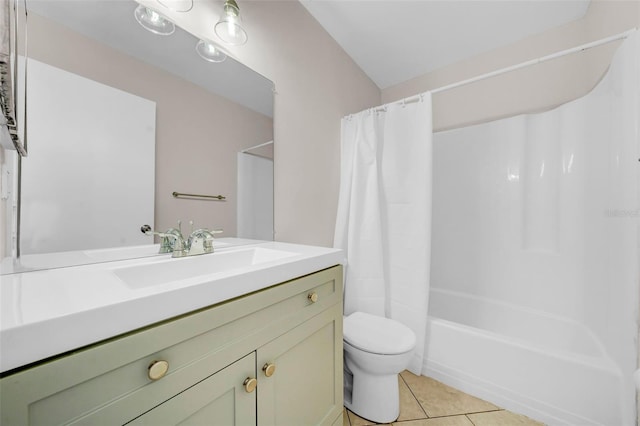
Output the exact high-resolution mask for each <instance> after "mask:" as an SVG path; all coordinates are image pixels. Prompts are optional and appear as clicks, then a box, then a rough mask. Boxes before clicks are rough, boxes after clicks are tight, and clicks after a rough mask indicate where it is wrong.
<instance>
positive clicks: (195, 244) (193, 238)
mask: <svg viewBox="0 0 640 426" xmlns="http://www.w3.org/2000/svg"><path fill="white" fill-rule="evenodd" d="M178 223H179V222H178ZM192 225H193V223H192ZM178 226H180V225H178ZM140 230H141V231H142V233H143V234H146V235H158V236H159V237H162V241H161V244H160V253H173V254H172V255H171V257H185V256H196V255H199V254H207V253H213V235H214V234H219V233H221V232H223V231H222V229H215V230H212V231H210V230H208V229H196V230H195V231H193V232H191V234H190V235H189V239H188V240H187V241H186V242H185V240H184V237H183V236H182V232H181V231H180V230H179V229H176V228H170V229H168V230H167V231H166V232H157V231H153V230H152V229H151V227H150V226H149V225H143V226H142V228H140Z"/></svg>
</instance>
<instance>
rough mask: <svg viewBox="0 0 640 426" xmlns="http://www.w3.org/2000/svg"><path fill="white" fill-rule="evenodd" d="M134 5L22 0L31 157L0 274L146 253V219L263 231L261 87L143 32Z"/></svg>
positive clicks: (267, 157)
mask: <svg viewBox="0 0 640 426" xmlns="http://www.w3.org/2000/svg"><path fill="white" fill-rule="evenodd" d="M137 6H138V4H137V3H135V2H133V1H111V0H86V1H76V0H64V1H61V0H30V1H29V2H28V11H29V20H28V22H29V28H28V42H29V50H28V58H27V60H26V63H27V69H28V75H27V114H28V117H29V119H28V124H27V125H28V132H29V156H28V157H26V158H24V159H22V160H21V161H20V160H19V159H16V163H20V164H16V165H15V170H14V175H15V174H18V171H19V174H20V175H21V176H20V178H19V182H20V191H16V192H19V194H20V195H19V197H16V198H19V199H16V202H15V203H14V204H15V205H14V206H9V207H8V208H7V210H8V212H6V215H7V216H8V217H9V218H8V219H6V220H7V221H8V222H11V221H12V220H11V214H12V213H13V214H14V216H16V215H15V210H18V209H19V210H20V214H19V222H20V223H19V227H17V229H16V227H15V226H14V227H13V228H14V230H13V232H14V234H13V235H5V239H6V240H7V241H6V242H7V244H6V245H5V247H7V246H10V245H11V240H15V239H16V238H19V240H20V263H19V265H18V266H16V262H14V261H11V259H5V260H4V261H3V265H2V270H1V271H2V273H3V274H4V273H12V272H16V271H20V270H25V269H26V270H33V269H43V268H51V267H61V266H70V265H78V264H86V263H94V262H101V261H110V260H119V259H127V258H132V257H141V256H150V255H155V254H157V252H158V247H157V245H155V246H152V244H153V240H152V238H151V237H149V236H146V235H144V234H142V233H141V231H140V228H141V226H142V225H144V224H149V225H150V226H151V227H152V228H154V229H157V230H161V231H164V230H166V229H168V228H172V227H177V226H178V221H181V222H182V232H183V234H185V235H188V234H189V232H190V231H191V229H192V227H193V228H194V229H195V228H208V229H223V230H224V233H223V234H222V236H225V237H241V238H253V239H262V240H264V239H267V240H271V239H273V84H272V82H270V81H269V80H267V79H266V78H264V77H263V76H261V75H259V74H258V73H256V72H254V71H252V70H250V69H249V68H247V67H246V66H244V65H242V64H240V63H238V62H237V61H235V60H233V59H232V58H229V57H227V58H226V60H224V61H223V62H218V63H216V62H210V61H205V60H203V59H202V58H201V56H200V55H199V54H198V52H197V51H196V45H197V44H198V42H199V40H198V39H197V38H196V37H194V36H193V35H191V34H189V33H187V32H186V31H184V30H182V29H180V28H176V30H175V32H174V33H173V34H171V35H168V36H161V35H156V34H153V33H151V32H149V31H147V30H145V29H144V28H143V27H142V26H141V25H139V23H138V22H137V21H136V18H135V17H134V10H135V9H136V7H137ZM161 8H162V5H161V4H160V3H159V4H158V10H161ZM23 63H24V59H23ZM7 155H8V153H7V152H5V156H7ZM13 222H14V223H15V222H18V220H16V219H15V218H14V220H13ZM190 222H193V225H191V224H190ZM16 231H19V235H18V233H17V232H16ZM14 246H15V245H14ZM13 250H14V251H15V248H14V249H13ZM10 251H11V247H8V249H5V254H9V252H10Z"/></svg>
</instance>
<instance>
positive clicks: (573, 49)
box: [375, 28, 638, 111]
mask: <svg viewBox="0 0 640 426" xmlns="http://www.w3.org/2000/svg"><path fill="white" fill-rule="evenodd" d="M637 30H638V28H633V29H630V30H627V31H625V32H622V33H620V34H616V35H613V36H610V37H606V38H602V39H600V40H596V41H592V42H589V43H585V44H581V45H580V46H576V47H571V48H569V49H565V50H561V51H559V52H556V53H551V54H549V55H546V56H541V57H539V58H537V59H531V60H529V61H525V62H521V63H519V64H515V65H511V66H508V67H504V68H500V69H497V70H495V71H491V72H488V73H485V74H480V75H478V76H476V77H472V78H468V79H466V80H461V81H458V82H456V83H452V84H447V85H446V86H441V87H438V88H436V89H433V90H428V91H426V92H424V93H420V94H418V95H412V96H409V97H407V98H404V99H401V100H399V101H394V102H389V103H387V104H384V105H381V106H379V107H376V108H375V110H376V111H378V110H383V109H384V108H385V107H386V106H387V105H394V104H399V103H411V102H416V101H418V100H419V99H420V98H421V97H422V96H423V95H425V94H427V93H431V94H432V95H434V94H436V93H440V92H444V91H446V90H449V89H455V88H456V87H461V86H466V85H467V84H471V83H475V82H476V81H480V80H485V79H487V78H490V77H495V76H497V75H500V74H505V73H508V72H511V71H515V70H518V69H520V68H525V67H528V66H531V65H536V64H540V63H542V62H546V61H549V60H551V59H556V58H559V57H561V56H566V55H569V54H571V53H575V52H581V51H583V50H587V49H591V48H593V47H597V46H601V45H603V44H607V43H611V42H612V41H616V40H621V39H623V38H627V37H629V36H630V35H631V34H633V33H634V32H635V31H637Z"/></svg>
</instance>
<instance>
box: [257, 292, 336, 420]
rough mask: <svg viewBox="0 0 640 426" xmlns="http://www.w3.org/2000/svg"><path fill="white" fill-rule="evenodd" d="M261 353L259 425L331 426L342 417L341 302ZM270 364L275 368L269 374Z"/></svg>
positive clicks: (263, 348)
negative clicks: (268, 367) (267, 374)
mask: <svg viewBox="0 0 640 426" xmlns="http://www.w3.org/2000/svg"><path fill="white" fill-rule="evenodd" d="M257 356H258V364H257V367H258V382H259V385H258V424H259V425H260V426H268V425H279V426H300V425H331V424H332V423H333V422H334V420H335V419H336V418H337V417H338V416H340V415H341V413H342V309H341V305H340V304H336V305H334V307H332V308H330V309H328V310H325V311H323V312H322V313H320V314H319V315H317V316H315V317H313V318H311V319H309V320H308V321H306V322H304V323H302V324H301V325H299V326H297V327H296V328H294V329H292V330H290V331H288V332H287V333H285V334H283V335H282V336H280V337H278V338H276V339H275V340H273V341H271V342H270V343H268V344H266V345H264V346H262V347H260V348H259V349H258V351H257ZM268 365H273V366H275V371H273V374H272V375H271V376H270V377H267V376H266V374H265V370H264V369H263V367H264V366H268ZM271 368H273V367H271ZM269 372H271V371H269Z"/></svg>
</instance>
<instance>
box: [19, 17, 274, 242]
mask: <svg viewBox="0 0 640 426" xmlns="http://www.w3.org/2000/svg"><path fill="white" fill-rule="evenodd" d="M29 56H30V57H32V58H34V59H37V60H39V61H42V62H45V63H48V64H50V65H53V66H55V67H58V68H62V69H65V70H67V71H70V72H73V73H76V74H79V75H82V76H85V77H87V78H90V79H92V80H95V81H99V82H102V83H104V84H107V85H109V86H112V87H117V88H120V89H122V90H124V91H127V92H129V93H133V94H135V95H138V96H141V97H143V98H146V99H149V100H152V101H155V102H156V191H155V212H156V213H155V227H156V228H158V229H162V230H164V229H167V228H169V227H171V226H175V223H176V220H178V219H182V221H183V223H184V225H183V231H188V230H189V228H188V221H189V220H193V221H194V226H196V227H207V228H223V229H224V230H225V233H224V235H223V236H235V234H236V199H235V194H236V153H237V152H238V151H240V150H242V149H244V148H248V147H251V146H254V145H257V144H259V143H263V142H268V141H270V140H272V139H273V124H272V120H271V118H270V117H266V116H264V115H262V114H259V113H257V112H254V111H252V110H250V109H247V108H245V107H243V106H240V105H238V104H236V103H233V102H231V101H228V100H227V99H225V98H222V97H220V96H216V95H214V94H212V93H210V92H207V91H205V90H203V89H201V88H200V87H198V86H195V85H194V84H191V83H189V82H187V81H186V80H182V79H180V78H178V77H176V76H174V75H172V74H169V73H167V72H165V71H162V70H159V69H157V68H154V67H152V66H150V65H148V64H146V63H143V62H141V61H139V60H137V59H135V58H133V57H130V56H127V55H124V54H122V53H120V52H118V51H115V50H113V49H111V48H109V47H107V46H105V45H101V44H99V43H96V42H95V41H93V40H91V39H89V38H86V37H84V36H82V35H80V34H77V33H74V32H72V31H69V30H68V29H66V28H64V27H61V26H60V25H57V24H56V23H54V22H52V21H49V20H46V19H44V18H42V17H40V16H38V15H35V14H31V15H30V16H29ZM105 64H109V66H105ZM229 123H242V125H236V126H229V125H228V124H229ZM123 155H126V153H123ZM173 191H178V192H186V193H195V194H211V195H217V194H222V195H225V196H226V197H227V201H226V202H218V201H202V200H182V199H180V200H179V199H175V198H173V197H172V195H171V193H172V192H173ZM141 225H142V224H141Z"/></svg>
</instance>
